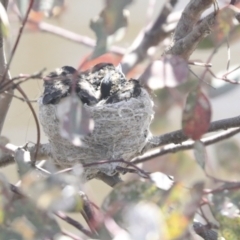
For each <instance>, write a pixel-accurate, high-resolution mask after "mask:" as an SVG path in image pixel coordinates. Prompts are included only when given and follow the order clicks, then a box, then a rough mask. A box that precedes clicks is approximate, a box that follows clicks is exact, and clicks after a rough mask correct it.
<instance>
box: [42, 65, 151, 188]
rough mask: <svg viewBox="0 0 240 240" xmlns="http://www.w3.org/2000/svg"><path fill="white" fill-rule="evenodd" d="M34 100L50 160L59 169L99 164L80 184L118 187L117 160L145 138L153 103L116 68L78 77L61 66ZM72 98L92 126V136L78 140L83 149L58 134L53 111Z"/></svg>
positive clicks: (129, 156)
mask: <svg viewBox="0 0 240 240" xmlns="http://www.w3.org/2000/svg"><path fill="white" fill-rule="evenodd" d="M43 89H44V90H43V94H42V95H41V97H40V98H39V101H38V103H39V120H40V123H41V125H42V128H43V131H44V132H45V134H46V135H47V137H48V139H49V144H50V148H49V149H50V151H51V154H50V155H51V156H52V159H53V161H54V162H55V164H56V165H57V166H58V167H60V168H64V167H72V166H73V165H74V164H76V163H81V164H83V165H84V164H88V163H93V162H99V161H101V160H112V163H109V164H101V165H96V166H93V167H89V168H87V169H84V170H83V175H84V179H85V180H86V181H87V180H90V179H92V178H98V179H101V180H103V181H104V182H106V183H107V184H108V185H110V186H113V185H115V184H116V183H117V182H119V181H120V178H119V171H118V170H117V168H118V167H119V166H125V165H124V164H122V163H117V162H114V160H117V159H123V160H126V161H129V160H131V159H132V158H133V157H135V156H136V155H138V154H139V153H140V152H141V150H142V149H143V147H144V145H145V144H146V142H147V140H148V138H149V136H150V135H151V134H150V131H149V125H150V123H151V120H152V118H153V110H152V107H153V103H152V99H151V97H150V96H149V94H148V92H147V91H146V90H145V89H144V88H143V87H142V86H141V85H140V83H139V81H137V80H135V79H129V80H127V79H126V77H125V75H124V73H123V72H122V69H121V66H120V65H119V66H117V67H115V66H114V65H113V64H111V63H100V64H97V65H95V66H94V67H93V68H91V69H89V70H86V71H83V72H79V71H77V70H76V69H75V68H73V67H71V66H63V67H61V68H57V69H56V70H54V71H52V72H50V73H49V74H48V75H47V76H45V77H44V78H43ZM73 94H75V95H76V96H77V97H78V99H79V101H80V102H81V103H82V105H83V108H84V110H86V111H88V113H89V115H90V116H91V117H92V118H93V120H94V124H95V126H94V129H93V132H92V133H89V134H88V135H86V136H84V137H83V146H80V147H79V146H74V145H73V144H72V143H71V142H70V141H69V140H68V139H65V138H64V137H63V136H61V134H60V132H59V116H58V115H57V108H58V106H60V103H61V102H62V101H63V100H64V99H67V98H71V96H72V95H73Z"/></svg>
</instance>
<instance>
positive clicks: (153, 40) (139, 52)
mask: <svg viewBox="0 0 240 240" xmlns="http://www.w3.org/2000/svg"><path fill="white" fill-rule="evenodd" d="M177 2H178V1H177V0H170V1H166V3H165V4H164V6H163V8H162V10H161V12H160V13H159V16H158V17H157V19H156V20H155V21H154V22H152V23H151V24H150V25H149V26H148V27H147V29H144V30H143V31H141V32H140V33H139V35H138V36H137V38H136V39H135V40H134V42H133V44H132V45H131V46H130V47H129V50H128V53H126V54H125V56H124V57H123V59H122V62H121V64H122V69H123V72H124V73H128V72H129V71H130V70H131V69H132V68H133V67H135V66H136V65H137V64H138V63H140V62H142V61H143V60H144V59H145V58H146V56H147V52H148V49H149V48H150V47H153V46H157V45H158V44H159V43H160V42H161V41H163V40H164V39H165V38H166V37H167V36H169V34H170V33H171V31H166V30H165V29H164V24H166V21H167V17H168V16H169V15H170V13H171V12H172V10H173V7H174V6H175V5H176V3H177Z"/></svg>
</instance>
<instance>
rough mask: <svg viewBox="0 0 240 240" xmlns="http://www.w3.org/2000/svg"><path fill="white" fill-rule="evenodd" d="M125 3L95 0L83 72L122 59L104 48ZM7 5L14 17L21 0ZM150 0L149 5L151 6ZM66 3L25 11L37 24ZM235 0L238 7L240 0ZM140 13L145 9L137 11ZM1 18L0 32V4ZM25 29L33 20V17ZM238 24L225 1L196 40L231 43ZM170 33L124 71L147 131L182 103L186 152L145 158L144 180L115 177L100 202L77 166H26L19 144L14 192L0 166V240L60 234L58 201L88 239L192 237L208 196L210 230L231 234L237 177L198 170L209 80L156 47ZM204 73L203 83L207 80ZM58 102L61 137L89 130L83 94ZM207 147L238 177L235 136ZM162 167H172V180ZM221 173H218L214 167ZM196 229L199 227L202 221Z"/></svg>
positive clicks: (121, 20)
mask: <svg viewBox="0 0 240 240" xmlns="http://www.w3.org/2000/svg"><path fill="white" fill-rule="evenodd" d="M133 2H134V1H133V0H121V1H120V0H104V1H103V3H104V6H103V9H102V11H101V12H100V13H99V15H98V16H96V17H93V18H92V19H91V21H90V28H91V29H92V30H93V32H94V33H95V36H96V46H95V48H94V49H93V50H92V51H90V52H89V54H87V56H85V57H82V56H81V57H79V58H80V59H82V60H81V62H80V64H79V68H78V70H80V71H85V70H88V71H89V70H90V69H91V68H92V67H93V66H95V65H96V64H98V63H100V62H101V63H102V62H111V63H113V64H114V65H119V64H120V63H121V60H122V58H123V55H124V53H125V51H123V52H121V51H120V53H119V52H118V53H112V52H109V50H110V47H111V46H112V45H113V44H114V43H115V42H116V41H119V40H121V39H122V38H123V37H124V34H125V32H126V29H127V26H128V21H129V19H128V16H129V13H128V10H127V9H126V8H127V7H128V6H129V5H130V4H132V3H133ZM153 2H154V1H149V9H146V12H148V13H149V12H150V13H151V8H152V9H153V8H154V6H155V5H154V3H153ZM11 3H13V1H12V2H11ZM14 4H16V6H17V9H18V11H19V15H18V17H19V18H20V19H22V18H23V17H24V15H25V13H26V11H27V8H28V6H29V1H28V0H22V1H15V2H14V3H13V5H14ZM68 4H69V3H68ZM151 4H153V6H150V5H151ZM11 6H12V5H11ZM14 6H15V5H14ZM66 7H67V5H66V1H64V0H51V1H47V0H39V1H34V5H33V9H32V11H31V13H30V17H29V19H30V20H34V21H35V22H37V23H41V21H43V19H44V16H47V17H60V16H61V15H62V14H63V13H64V10H65V9H66ZM93 7H94V6H93ZM236 7H239V3H238V5H236ZM12 9H13V8H12ZM14 11H15V9H14ZM148 13H147V14H148ZM138 14H141V15H144V14H145V12H144V13H138ZM147 14H146V15H147ZM150 15H151V14H150ZM144 17H145V16H144ZM148 17H149V18H151V17H152V16H148ZM0 18H1V27H2V33H3V35H4V36H5V37H7V36H8V33H9V23H8V16H7V12H6V10H5V9H4V7H3V5H2V4H1V5H0ZM160 27H162V28H165V27H166V26H160ZM146 29H147V28H146ZM146 29H143V33H142V36H144V34H146V32H147V31H145V30H146ZM29 30H30V31H31V30H34V31H36V30H38V29H37V28H36V26H35V28H32V29H31V28H30V29H29ZM58 30H59V29H58ZM34 31H33V32H34ZM239 32H240V27H239V23H238V22H237V21H236V19H235V11H234V10H233V8H231V7H230V6H227V7H224V8H222V9H220V10H219V12H218V14H217V19H216V24H215V26H214V28H213V33H212V34H211V35H210V36H208V37H207V38H205V39H204V40H203V41H202V42H201V43H200V45H199V46H198V48H200V49H206V48H209V49H211V50H216V48H215V47H217V46H219V44H221V43H223V42H224V41H225V40H226V39H228V40H229V42H230V43H231V42H232V41H235V40H239ZM169 36H170V32H169V34H166V39H165V40H166V41H164V43H159V46H154V47H156V48H157V50H156V49H153V48H150V49H141V51H140V53H139V54H145V53H144V52H143V51H144V50H146V52H147V54H146V56H145V55H144V56H145V61H144V62H143V63H142V64H141V65H138V66H137V67H134V68H133V69H132V70H131V72H129V73H128V75H127V77H129V78H130V77H133V78H135V79H138V80H139V81H140V82H141V84H142V85H144V86H145V87H146V88H147V89H148V90H149V92H150V93H151V94H152V95H153V96H154V97H153V98H154V102H155V109H154V110H155V119H154V121H153V124H152V129H153V132H154V131H155V132H162V131H165V132H166V130H169V131H170V129H167V128H168V127H169V116H168V113H169V112H171V111H175V109H178V110H179V111H181V113H182V129H183V131H184V133H185V134H186V135H187V136H188V137H189V138H191V139H193V140H196V141H195V142H194V149H193V152H181V153H178V154H169V155H165V156H162V157H158V158H156V161H152V162H147V163H144V164H143V169H144V170H145V171H148V172H154V173H153V174H148V173H146V175H147V176H149V179H142V178H141V177H138V179H134V180H129V181H126V182H123V183H120V184H118V185H117V186H116V187H114V189H112V190H111V192H110V193H109V194H108V195H107V196H106V197H105V199H104V202H103V204H102V207H101V208H100V209H99V208H98V207H97V206H95V204H94V203H92V202H91V200H89V199H88V198H87V196H86V195H85V193H83V191H87V189H85V188H84V187H83V182H82V179H81V173H82V168H81V166H74V167H73V169H71V171H70V170H69V171H68V172H66V173H59V172H57V169H56V168H55V167H53V166H51V165H50V167H49V169H50V170H49V172H48V171H42V169H41V168H40V167H39V168H38V169H37V168H34V167H33V166H32V165H31V159H30V154H29V153H28V152H27V150H25V149H20V150H19V151H18V155H17V154H15V158H16V163H17V167H18V173H19V179H20V182H21V184H19V187H18V188H17V187H16V189H17V192H16V189H15V191H14V190H13V189H12V188H11V187H10V185H9V183H8V180H7V179H6V178H5V177H4V176H3V175H2V174H0V240H1V239H3V240H8V239H14V240H15V239H16V240H18V239H22V240H38V239H39V240H40V239H57V238H58V237H59V236H61V235H62V230H61V228H60V226H59V224H58V222H57V220H56V219H55V215H54V214H55V213H59V211H60V210H61V211H65V212H78V213H79V212H80V213H81V214H82V215H83V217H84V219H85V220H86V222H87V224H88V227H89V228H88V229H90V230H88V229H87V230H86V229H84V228H83V227H82V226H81V225H80V224H79V223H78V221H75V220H73V219H71V218H67V217H66V218H65V220H66V219H67V222H69V223H70V224H72V225H73V226H75V227H76V228H77V229H78V230H81V231H82V232H84V230H85V232H84V233H85V234H86V235H87V236H88V238H90V236H91V237H94V238H100V239H104V240H107V239H111V238H114V239H115V240H117V239H121V240H124V239H126V240H135V239H137V240H146V239H151V240H152V239H153V240H155V239H156V240H157V239H163V240H185V239H191V238H190V237H189V236H190V235H191V233H190V231H189V227H190V226H191V225H192V223H193V221H194V220H195V218H196V216H198V215H199V212H200V210H199V209H200V206H202V205H210V207H211V212H212V214H213V215H214V217H215V220H216V221H217V224H216V225H217V227H216V229H217V230H218V233H216V232H215V231H214V234H213V235H214V236H215V237H216V236H217V235H218V236H222V237H224V238H225V239H226V240H237V239H238V238H239V236H240V216H239V210H240V195H239V188H240V183H238V182H224V181H222V180H219V179H215V178H213V177H211V176H208V177H209V178H208V179H207V178H206V169H207V163H208V162H207V161H211V159H208V158H209V157H208V154H207V151H206V148H205V146H204V144H203V143H202V142H201V141H200V139H201V137H202V136H203V134H205V133H206V132H207V130H208V128H209V124H210V120H211V114H212V111H211V104H210V100H209V97H208V95H207V94H206V92H208V91H206V88H207V87H208V86H207V87H206V86H205V85H204V84H202V82H200V80H201V76H203V75H204V74H203V72H204V70H203V71H199V72H198V73H197V74H195V70H194V71H192V67H191V71H189V69H190V65H189V62H187V61H185V60H184V59H182V58H180V57H178V56H170V55H160V54H159V52H160V51H161V50H162V48H163V47H165V45H166V43H167V44H170V41H171V40H170V38H169ZM80 37H81V36H80ZM139 39H140V38H139ZM139 39H137V40H139ZM140 40H141V39H140ZM136 42H137V41H136ZM129 45H131V43H129ZM136 45H137V44H136ZM127 50H128V51H130V50H131V49H126V52H127ZM155 50H156V51H155ZM135 57H136V56H135ZM129 61H131V59H130V60H129ZM201 63H202V62H201ZM202 64H203V65H202V66H201V67H203V66H204V63H202ZM194 67H196V66H194ZM204 69H205V68H204ZM205 73H206V72H205ZM237 76H239V74H237ZM237 76H236V77H237ZM199 79H200V80H199ZM208 81H209V82H211V79H210V80H209V79H208ZM208 81H207V82H208ZM227 84H228V83H227ZM185 100H186V101H185ZM184 103H185V105H184ZM57 111H58V117H59V119H60V131H61V134H62V136H63V137H65V138H67V139H68V140H69V141H71V142H72V143H73V144H75V145H81V138H82V136H84V135H87V134H89V133H91V131H92V129H93V122H92V119H91V118H90V116H89V114H88V113H87V112H86V111H85V109H84V108H83V107H82V103H81V102H80V101H79V99H78V98H77V96H76V95H75V94H74V93H73V94H72V95H71V97H70V98H68V99H66V100H63V101H62V102H61V103H60V104H59V107H58V110H57ZM174 121H175V123H177V124H179V125H180V123H181V119H180V118H178V119H174ZM171 130H172V129H171ZM8 142H9V140H8V139H7V138H4V137H0V145H1V146H5V145H6V144H7V143H8ZM5 151H6V149H5V148H4V147H3V148H0V157H1V156H3V154H4V153H5ZM215 151H216V153H215V155H216V158H217V160H218V164H219V169H220V168H222V170H221V171H222V172H224V174H225V176H226V177H228V180H230V179H231V177H232V176H228V175H230V174H231V175H233V174H234V177H237V176H238V175H239V166H240V165H239V164H240V163H239V156H240V154H239V153H240V150H239V144H238V143H236V142H234V141H231V142H227V143H226V142H225V143H220V144H217V145H216V149H215ZM16 152H17V151H16ZM193 159H194V160H196V161H193ZM103 160H105V159H103ZM196 162H197V163H198V165H199V166H200V167H201V168H199V166H198V165H197V164H196ZM159 171H161V172H159ZM222 172H221V173H222ZM167 174H171V175H174V179H173V178H172V177H170V176H169V175H167ZM219 175H220V176H222V175H221V174H220V173H219ZM234 177H232V178H234ZM199 179H201V180H199ZM231 180H233V179H231ZM207 184H209V185H210V187H214V189H213V190H212V191H211V190H206V189H204V187H205V185H207ZM59 215H61V214H59ZM200 215H202V217H203V218H204V219H205V220H206V225H201V226H200V227H201V228H203V229H204V227H205V226H208V227H209V226H211V224H210V222H208V220H209V219H208V216H204V213H202V212H201V214H200ZM63 218H64V217H63ZM209 229H211V227H209ZM198 230H199V229H198ZM204 230H205V229H204ZM199 231H200V232H201V229H200V230H199ZM186 236H187V237H186ZM218 236H217V237H218ZM188 237H189V238H188ZM77 239H78V238H77ZM207 240H209V239H207ZM214 240H217V239H214Z"/></svg>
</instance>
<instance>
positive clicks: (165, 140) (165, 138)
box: [143, 116, 240, 153]
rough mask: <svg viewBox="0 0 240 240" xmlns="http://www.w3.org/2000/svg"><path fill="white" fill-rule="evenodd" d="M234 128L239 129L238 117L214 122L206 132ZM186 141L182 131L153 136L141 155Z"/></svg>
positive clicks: (239, 118)
mask: <svg viewBox="0 0 240 240" xmlns="http://www.w3.org/2000/svg"><path fill="white" fill-rule="evenodd" d="M234 127H240V116H237V117H233V118H226V119H222V120H217V121H214V122H212V123H211V124H210V127H209V129H208V131H207V132H208V133H210V132H216V131H219V130H227V129H229V128H234ZM187 139H189V137H187V136H186V135H185V134H184V133H183V131H182V130H177V131H174V132H170V133H166V134H163V135H160V136H155V137H153V138H152V139H151V140H150V141H149V143H148V144H147V145H146V146H145V148H144V149H143V153H145V152H146V151H148V150H150V149H153V148H156V147H160V146H163V145H165V144H169V143H175V144H178V143H182V142H184V141H186V140H187Z"/></svg>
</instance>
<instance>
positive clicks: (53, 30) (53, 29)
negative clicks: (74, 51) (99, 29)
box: [28, 19, 126, 55]
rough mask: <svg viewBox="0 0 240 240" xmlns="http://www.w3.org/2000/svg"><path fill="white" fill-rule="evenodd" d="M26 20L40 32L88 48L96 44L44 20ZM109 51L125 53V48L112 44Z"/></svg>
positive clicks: (85, 37)
mask: <svg viewBox="0 0 240 240" xmlns="http://www.w3.org/2000/svg"><path fill="white" fill-rule="evenodd" d="M28 22H29V23H30V24H34V26H35V27H37V28H38V30H40V31H42V32H46V33H50V34H54V35H56V36H59V37H62V38H65V39H67V40H70V41H73V42H75V43H80V44H83V45H85V46H87V47H90V48H94V47H95V45H96V41H95V40H93V39H91V38H89V37H87V36H81V35H79V34H77V33H74V32H71V31H69V30H66V29H64V28H61V27H57V26H54V25H51V24H49V23H45V22H37V21H34V20H32V19H31V20H28ZM110 51H111V52H112V53H115V54H118V55H124V54H125V52H126V51H125V49H124V48H121V47H118V46H112V47H111V48H110Z"/></svg>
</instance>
